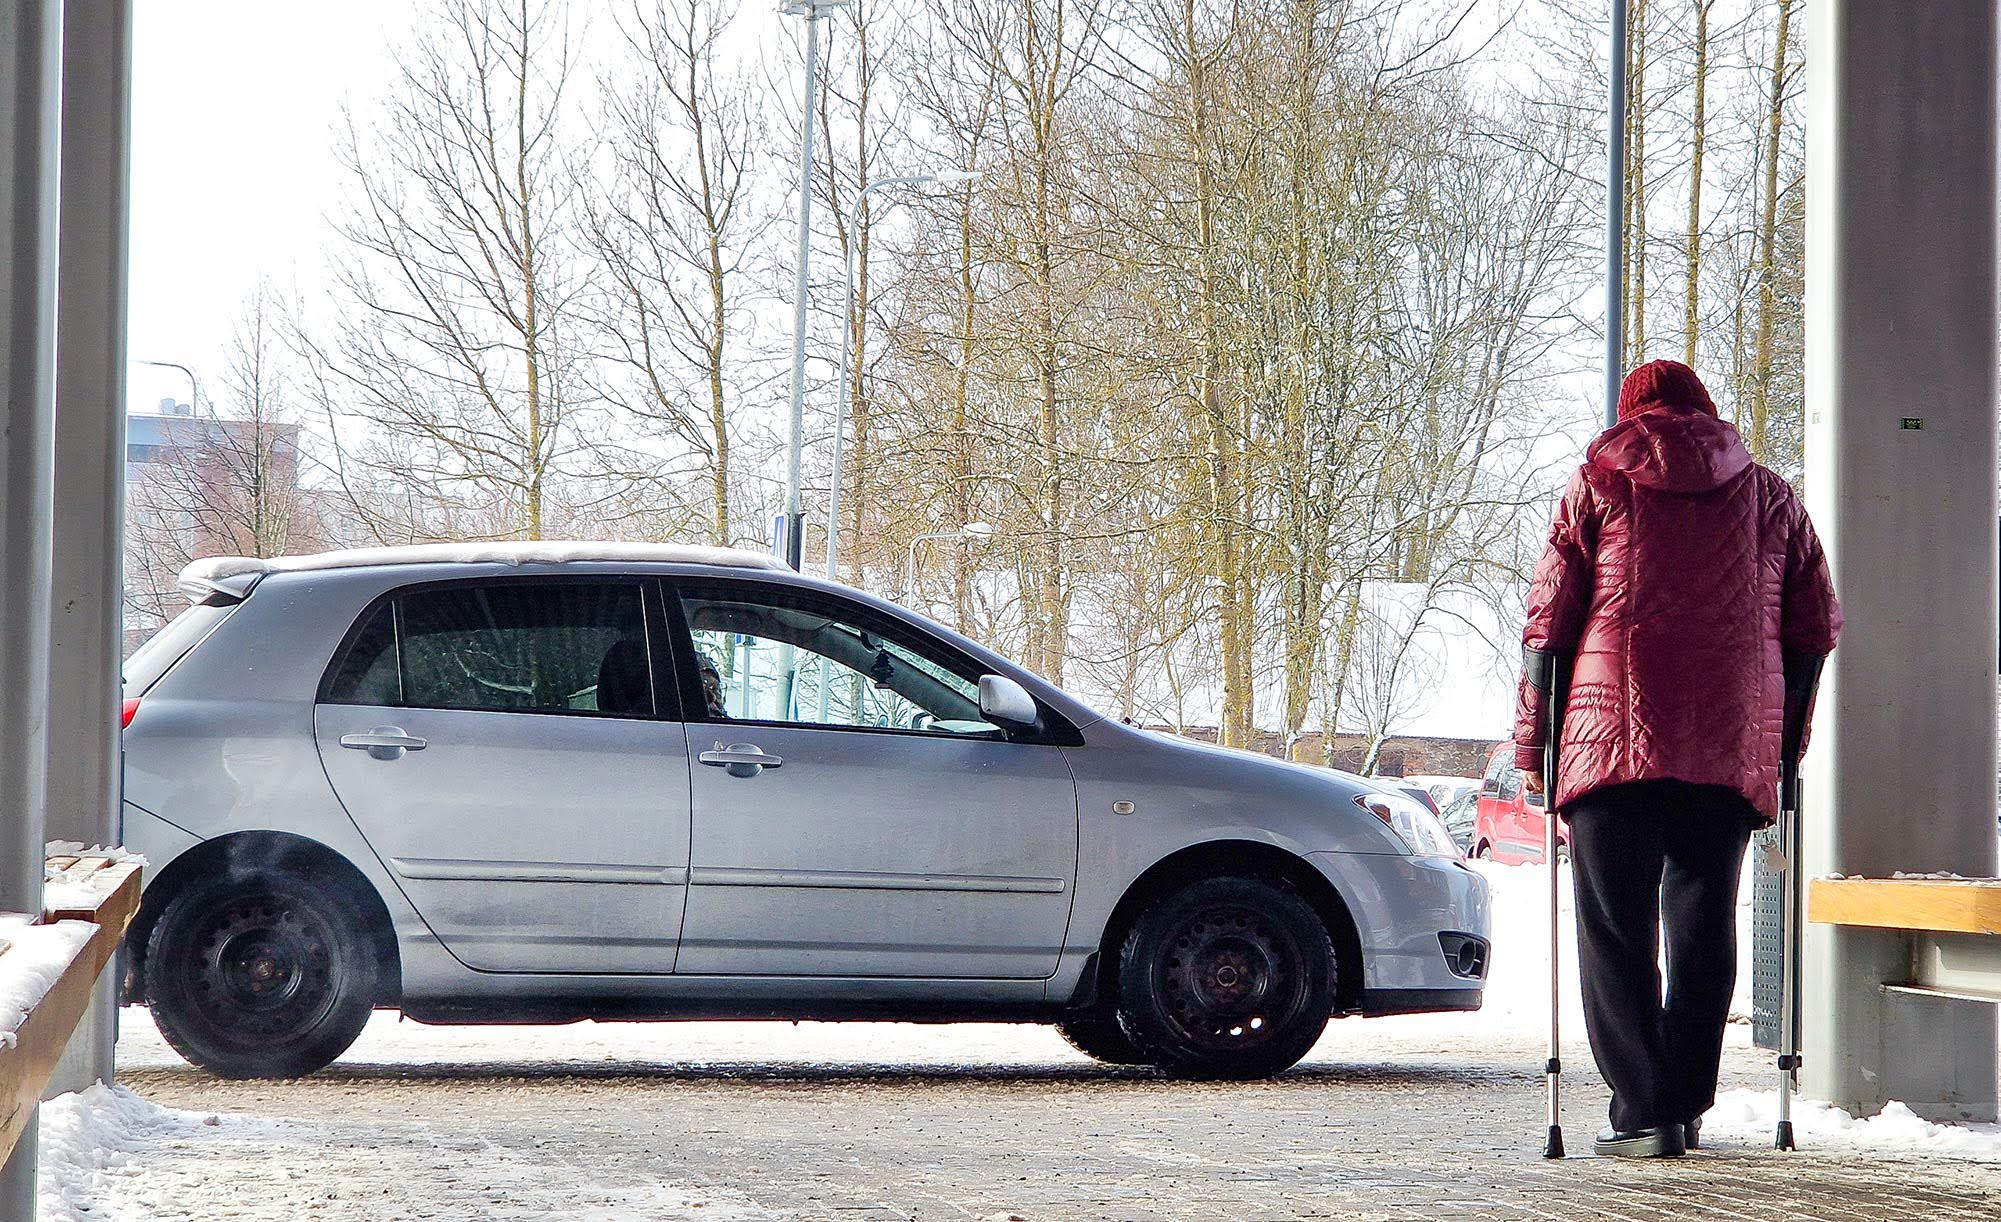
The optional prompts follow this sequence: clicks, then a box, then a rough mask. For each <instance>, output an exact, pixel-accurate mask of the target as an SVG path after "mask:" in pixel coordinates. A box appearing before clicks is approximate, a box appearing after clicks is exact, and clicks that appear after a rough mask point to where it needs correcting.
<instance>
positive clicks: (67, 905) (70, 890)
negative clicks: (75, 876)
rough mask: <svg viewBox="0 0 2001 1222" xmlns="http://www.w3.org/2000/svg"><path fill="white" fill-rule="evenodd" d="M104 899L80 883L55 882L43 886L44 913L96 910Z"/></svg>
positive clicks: (45, 883)
mask: <svg viewBox="0 0 2001 1222" xmlns="http://www.w3.org/2000/svg"><path fill="white" fill-rule="evenodd" d="M103 899H104V897H103V896H102V895H100V894H98V893H97V891H96V890H95V889H93V888H90V887H85V886H82V885H80V884H78V883H63V882H55V881H53V880H51V881H48V882H44V883H43V884H42V911H44V912H55V911H58V910H63V911H76V910H79V909H94V908H96V907H97V905H98V903H99V902H100V901H102V900H103Z"/></svg>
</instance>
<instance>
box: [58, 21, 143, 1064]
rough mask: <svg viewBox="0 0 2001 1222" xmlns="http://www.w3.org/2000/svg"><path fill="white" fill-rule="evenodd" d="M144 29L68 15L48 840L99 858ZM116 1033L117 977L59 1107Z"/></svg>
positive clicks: (101, 988) (85, 1035) (74, 1050)
mask: <svg viewBox="0 0 2001 1222" xmlns="http://www.w3.org/2000/svg"><path fill="white" fill-rule="evenodd" d="M131 31H132V9H131V0H66V2H65V3H64V5H63V82H62V188H61V189H62V195H61V201H60V204H59V211H60V217H61V226H60V228H61V236H60V239H59V241H60V249H59V257H58V261H57V267H58V276H57V293H56V418H55V478H56V487H57V488H59V489H61V493H60V495H58V496H57V497H56V498H55V522H54V545H53V554H52V558H51V573H50V582H51V592H50V624H49V753H48V787H49V806H48V812H49V813H48V835H49V838H50V839H61V840H80V841H82V842H83V843H84V844H86V845H90V844H116V843H118V841H119V823H118V812H119V800H120V786H119V779H120V769H119V734H118V703H119V699H120V696H121V692H120V690H119V679H118V675H119V666H120V663H121V662H122V661H123V655H124V648H123V646H124V631H123V628H124V625H123V603H124V541H125V279H126V277H125V267H126V257H125V256H126V200H127V198H128V196H129V191H128V189H127V177H128V175H127V163H128V160H129V158H128V152H129V146H130V139H129V132H130V128H131V107H130V104H129V97H130V93H131V78H132V47H131V42H132V39H131ZM117 1024H118V982H117V973H116V971H115V970H113V971H107V972H106V973H105V974H104V977H103V978H102V979H101V980H99V981H98V985H97V992H96V994H95V996H94V998H93V1000H92V1002H91V1007H90V1011H89V1013H87V1014H86V1015H85V1016H84V1020H83V1022H82V1024H80V1025H79V1026H78V1027H77V1031H76V1035H75V1037H74V1038H72V1039H71V1041H70V1046H69V1048H68V1049H67V1050H65V1052H64V1053H63V1059H62V1063H61V1064H60V1065H58V1066H57V1067H56V1072H55V1075H54V1077H53V1078H52V1079H51V1080H50V1082H49V1093H50V1094H51V1095H55V1094H61V1093H62V1092H64V1091H72V1090H81V1089H82V1088H83V1087H85V1086H88V1085H90V1084H91V1083H92V1082H94V1081H97V1082H106V1083H109V1082H110V1081H111V1078H112V1047H113V1045H114V1044H115V1043H116V1041H117Z"/></svg>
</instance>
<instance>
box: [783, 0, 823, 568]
mask: <svg viewBox="0 0 2001 1222" xmlns="http://www.w3.org/2000/svg"><path fill="white" fill-rule="evenodd" d="M820 7H821V6H820V5H819V4H818V3H816V2H814V0H807V3H806V4H805V5H804V7H803V10H801V11H803V13H804V15H805V18H806V95H805V104H804V105H803V106H802V107H801V108H800V110H801V113H800V117H799V248H798V253H797V255H796V257H795V263H796V266H795V268H794V270H793V278H792V420H791V427H792V432H791V441H790V444H789V445H788V446H787V448H786V456H785V529H784V530H782V531H780V532H779V538H780V539H781V540H782V541H783V543H784V548H785V555H784V557H783V559H784V560H785V563H787V564H789V565H791V566H792V567H793V568H794V569H797V568H799V567H800V560H801V556H802V552H803V542H804V541H803V540H802V538H801V536H802V535H803V534H804V533H805V531H804V530H802V529H801V527H802V526H803V525H804V524H805V519H804V517H803V515H801V514H800V512H799V456H800V450H801V448H802V447H803V446H804V444H805V438H804V433H805V422H806V319H807V314H808V313H809V309H810V306H811V302H810V301H809V300H808V294H809V293H810V292H811V286H810V283H809V280H808V265H809V263H810V261H811V259H812V257H813V141H814V132H813V129H814V118H815V111H816V109H817V107H818V104H819V96H820Z"/></svg>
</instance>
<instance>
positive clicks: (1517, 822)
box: [1494, 760, 1532, 864]
mask: <svg viewBox="0 0 2001 1222" xmlns="http://www.w3.org/2000/svg"><path fill="white" fill-rule="evenodd" d="M1522 788H1523V786H1522V770H1521V769H1519V768H1517V767H1515V765H1514V762H1513V761H1512V760H1503V761H1502V764H1501V789H1500V792H1499V793H1498V794H1496V795H1495V796H1496V797H1497V798H1499V799H1500V803H1501V805H1500V818H1499V820H1498V821H1497V826H1498V827H1499V829H1500V832H1499V835H1500V839H1499V841H1498V842H1497V843H1496V844H1495V845H1494V857H1495V859H1496V860H1499V861H1504V862H1508V863H1510V864H1520V863H1521V862H1523V861H1528V860H1532V858H1530V857H1527V856H1524V854H1525V853H1526V852H1527V851H1528V849H1527V845H1528V839H1529V832H1528V828H1527V826H1526V823H1525V817H1524V810H1525V807H1524V806H1523V803H1522Z"/></svg>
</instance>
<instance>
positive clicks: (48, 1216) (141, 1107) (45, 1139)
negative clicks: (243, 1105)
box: [36, 1083, 261, 1222]
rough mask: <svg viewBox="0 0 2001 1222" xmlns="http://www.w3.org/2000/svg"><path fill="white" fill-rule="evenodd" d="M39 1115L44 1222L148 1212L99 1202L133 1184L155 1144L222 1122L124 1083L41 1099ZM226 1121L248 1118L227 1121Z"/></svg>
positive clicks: (145, 1170) (145, 1169) (39, 1176)
mask: <svg viewBox="0 0 2001 1222" xmlns="http://www.w3.org/2000/svg"><path fill="white" fill-rule="evenodd" d="M41 1119H42V1130H41V1146H40V1164H39V1166H38V1167H37V1171H36V1175H37V1189H38V1195H39V1196H40V1198H41V1207H42V1222H81V1220H82V1219H87V1218H103V1217H107V1216H110V1217H119V1216H126V1217H135V1218H136V1217H144V1216H147V1212H146V1211H141V1212H135V1213H131V1214H119V1213H112V1214H108V1215H107V1214H106V1213H105V1212H104V1211H103V1209H102V1205H103V1203H104V1202H105V1201H106V1200H107V1199H108V1198H109V1197H111V1196H113V1195H116V1194H117V1192H118V1190H122V1189H124V1188H127V1187H132V1186H136V1185H138V1184H139V1183H140V1182H141V1181H142V1180H143V1179H144V1178H145V1176H146V1175H147V1173H148V1166H147V1164H148V1160H149V1159H150V1158H151V1157H152V1156H153V1155H154V1154H155V1153H156V1152H157V1151H158V1150H159V1149H160V1148H162V1147H163V1146H166V1145H168V1144H169V1143H172V1142H175V1141H178V1140H184V1139H186V1138H189V1137H192V1136H195V1135H198V1134H202V1133H204V1132H207V1133H213V1132H214V1131H215V1130H216V1129H217V1128H219V1127H221V1126H222V1125H223V1124H224V1123H225V1122H224V1120H223V1118H222V1117H219V1116H203V1115H201V1114H199V1113H195V1112H178V1111H174V1110H173V1109H171V1108H164V1107H161V1106H160V1105H158V1104H156V1103H153V1102H150V1101H148V1100H146V1099H144V1098H142V1097H140V1096H139V1095H135V1094H133V1093H132V1092H131V1091H129V1090H126V1089H125V1088H124V1087H122V1086H105V1085H103V1084H101V1083H100V1084H97V1085H93V1086H91V1087H89V1088H88V1089H85V1090H81V1091H77V1092H76V1093H74V1094H68V1095H58V1096H57V1097H55V1098H54V1099H51V1100H49V1101H48V1102H47V1103H44V1104H42V1112H41ZM227 1123H229V1124H231V1125H237V1126H241V1125H243V1124H246V1123H249V1122H246V1121H242V1120H237V1119H234V1118H232V1119H231V1120H229V1121H228V1122H227ZM259 1127H261V1126H259Z"/></svg>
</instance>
